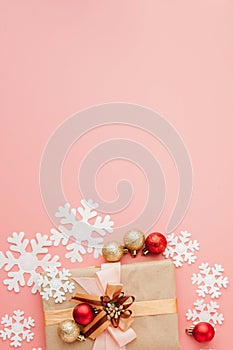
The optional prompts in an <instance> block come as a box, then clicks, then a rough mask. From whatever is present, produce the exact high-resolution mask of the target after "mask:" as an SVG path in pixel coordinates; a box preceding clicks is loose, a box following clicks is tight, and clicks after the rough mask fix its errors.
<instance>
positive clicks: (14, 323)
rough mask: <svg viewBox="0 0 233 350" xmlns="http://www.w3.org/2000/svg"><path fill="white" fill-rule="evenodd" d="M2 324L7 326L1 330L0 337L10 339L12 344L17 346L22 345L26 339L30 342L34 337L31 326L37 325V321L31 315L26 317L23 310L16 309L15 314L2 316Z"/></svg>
mask: <svg viewBox="0 0 233 350" xmlns="http://www.w3.org/2000/svg"><path fill="white" fill-rule="evenodd" d="M1 324H3V325H5V327H4V329H3V330H0V338H2V339H3V340H7V339H10V340H11V343H10V345H11V346H14V347H15V348H17V347H19V346H21V345H22V344H21V343H22V341H24V340H26V341H27V342H28V343H29V342H30V341H31V340H32V339H33V337H34V333H32V332H31V327H34V326H35V322H34V320H33V319H32V318H31V317H30V316H29V317H28V318H25V317H24V312H23V311H20V310H15V311H14V315H13V316H8V315H5V316H4V317H2V320H1Z"/></svg>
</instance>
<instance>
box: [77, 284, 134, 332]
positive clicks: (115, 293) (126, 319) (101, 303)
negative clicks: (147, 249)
mask: <svg viewBox="0 0 233 350" xmlns="http://www.w3.org/2000/svg"><path fill="white" fill-rule="evenodd" d="M122 288H123V285H122V284H120V283H108V284H107V286H106V290H105V295H104V296H100V297H98V296H95V295H86V294H80V293H76V294H75V295H74V296H73V297H72V299H71V301H74V302H76V303H81V302H84V303H88V304H90V305H91V306H93V307H94V308H95V312H96V314H97V316H96V317H95V318H94V320H93V321H92V322H91V323H90V324H89V325H88V326H86V327H85V328H84V330H83V333H84V335H85V336H86V337H91V338H96V336H98V335H99V334H100V333H102V332H103V331H104V330H105V329H106V328H107V327H108V326H109V325H112V326H113V327H114V328H118V327H119V329H120V330H121V331H123V332H125V331H126V330H127V329H129V328H130V326H131V324H132V322H133V320H132V317H131V315H132V311H131V310H129V307H130V306H131V305H132V304H133V302H134V300H135V298H134V297H133V296H132V295H125V294H124V292H122Z"/></svg>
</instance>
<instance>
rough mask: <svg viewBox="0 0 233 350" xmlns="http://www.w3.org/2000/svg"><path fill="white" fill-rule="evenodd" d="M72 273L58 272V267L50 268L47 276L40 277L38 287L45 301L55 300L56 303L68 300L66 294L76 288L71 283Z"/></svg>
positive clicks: (66, 271) (65, 270) (67, 271)
mask: <svg viewBox="0 0 233 350" xmlns="http://www.w3.org/2000/svg"><path fill="white" fill-rule="evenodd" d="M70 276H71V273H70V271H69V270H67V269H64V268H63V269H62V270H60V271H59V270H58V269H57V268H56V267H51V268H48V270H47V273H46V274H45V275H40V278H39V280H38V285H39V287H40V294H41V296H42V298H43V299H45V300H49V298H54V299H55V300H54V301H55V303H62V302H63V301H64V300H66V294H65V293H66V292H69V293H71V292H72V291H73V290H74V288H75V286H74V282H70V281H69V277H70Z"/></svg>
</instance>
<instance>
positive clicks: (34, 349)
mask: <svg viewBox="0 0 233 350" xmlns="http://www.w3.org/2000/svg"><path fill="white" fill-rule="evenodd" d="M32 350H42V348H32Z"/></svg>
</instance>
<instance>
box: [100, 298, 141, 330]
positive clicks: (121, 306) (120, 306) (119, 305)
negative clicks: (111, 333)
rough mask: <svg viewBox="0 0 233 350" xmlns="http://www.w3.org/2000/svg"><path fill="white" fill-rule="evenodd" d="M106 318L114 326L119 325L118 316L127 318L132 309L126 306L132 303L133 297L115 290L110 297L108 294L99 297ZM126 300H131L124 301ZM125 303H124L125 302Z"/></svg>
mask: <svg viewBox="0 0 233 350" xmlns="http://www.w3.org/2000/svg"><path fill="white" fill-rule="evenodd" d="M100 299H101V301H102V305H103V309H104V311H105V312H106V314H107V319H108V320H109V321H111V323H112V325H113V327H114V328H117V327H118V326H119V322H120V318H121V317H122V318H129V317H130V316H131V315H132V311H131V310H129V309H128V308H129V307H130V306H131V305H132V304H133V302H134V300H135V298H134V297H133V296H132V295H125V294H124V292H120V293H119V292H116V293H114V295H113V298H112V299H111V298H110V297H109V296H108V295H105V296H101V297H100ZM127 300H131V301H130V302H128V303H126V301H127ZM125 303H126V304H125Z"/></svg>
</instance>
